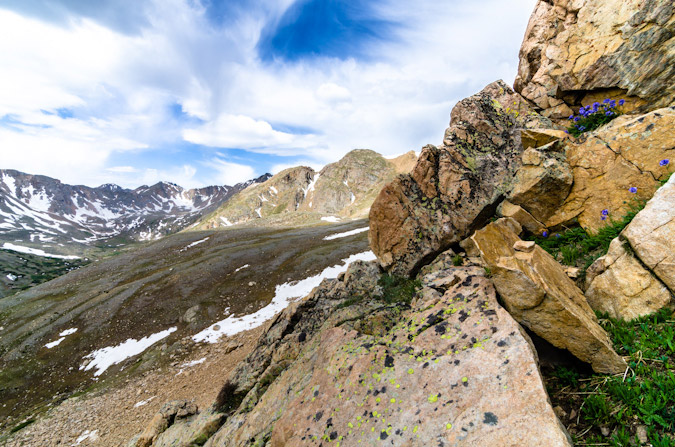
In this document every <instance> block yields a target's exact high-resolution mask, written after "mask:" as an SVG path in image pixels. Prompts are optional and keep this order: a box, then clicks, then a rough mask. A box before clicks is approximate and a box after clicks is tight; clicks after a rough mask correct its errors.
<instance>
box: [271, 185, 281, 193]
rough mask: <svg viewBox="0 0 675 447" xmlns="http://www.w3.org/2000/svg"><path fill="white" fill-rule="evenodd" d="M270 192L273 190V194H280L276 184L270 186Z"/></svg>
mask: <svg viewBox="0 0 675 447" xmlns="http://www.w3.org/2000/svg"><path fill="white" fill-rule="evenodd" d="M270 192H272V194H279V191H277V188H275V187H274V186H270Z"/></svg>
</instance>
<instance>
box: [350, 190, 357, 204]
mask: <svg viewBox="0 0 675 447" xmlns="http://www.w3.org/2000/svg"><path fill="white" fill-rule="evenodd" d="M349 194H350V195H351V201H352V204H353V203H354V202H356V196H355V195H354V193H353V192H350V193H349Z"/></svg>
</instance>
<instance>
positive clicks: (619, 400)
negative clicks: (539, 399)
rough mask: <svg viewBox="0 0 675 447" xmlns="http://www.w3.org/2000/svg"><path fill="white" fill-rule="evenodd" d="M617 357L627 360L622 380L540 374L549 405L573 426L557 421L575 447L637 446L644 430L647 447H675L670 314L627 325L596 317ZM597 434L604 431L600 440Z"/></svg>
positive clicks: (674, 334) (564, 371) (565, 371)
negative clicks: (563, 413)
mask: <svg viewBox="0 0 675 447" xmlns="http://www.w3.org/2000/svg"><path fill="white" fill-rule="evenodd" d="M599 317H600V323H601V325H602V326H603V327H604V329H605V330H606V331H607V333H608V334H609V336H610V338H611V340H612V342H613V344H614V348H615V350H616V351H617V353H618V354H619V355H621V356H624V357H625V358H627V361H628V366H629V369H628V371H627V372H626V374H625V376H624V375H616V376H604V375H600V374H585V373H584V372H580V371H576V370H573V369H569V368H562V367H558V368H557V369H555V370H554V371H552V372H550V373H548V374H545V376H546V377H545V380H546V384H547V388H548V389H549V394H550V395H551V399H552V401H553V405H554V406H556V405H560V406H561V407H563V408H564V409H565V410H566V411H567V412H568V414H570V413H571V412H572V411H573V410H574V411H575V412H576V414H577V417H576V418H575V419H574V420H563V421H562V422H563V423H564V424H566V425H567V427H568V430H569V431H570V434H571V435H572V436H573V437H574V438H575V441H576V443H577V445H593V444H596V445H597V444H599V445H611V446H622V447H628V446H631V447H632V446H639V445H640V443H639V442H638V441H637V438H636V433H637V428H638V427H639V426H644V427H646V431H647V437H648V438H649V442H650V443H651V444H652V445H653V446H661V447H675V435H674V434H675V326H674V324H675V320H674V315H673V313H672V311H671V310H662V311H660V312H658V313H656V314H654V315H651V316H648V317H644V318H640V319H637V320H635V321H632V322H625V321H620V320H614V319H611V318H608V317H607V316H604V315H600V316H599ZM601 428H604V429H605V430H608V431H609V435H608V436H603V435H602V430H601Z"/></svg>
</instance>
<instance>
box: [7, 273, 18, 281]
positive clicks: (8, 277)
mask: <svg viewBox="0 0 675 447" xmlns="http://www.w3.org/2000/svg"><path fill="white" fill-rule="evenodd" d="M7 279H9V280H10V281H16V279H17V277H16V276H15V275H12V274H11V273H8V274H7Z"/></svg>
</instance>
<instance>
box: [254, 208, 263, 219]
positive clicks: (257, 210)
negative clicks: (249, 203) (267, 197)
mask: <svg viewBox="0 0 675 447" xmlns="http://www.w3.org/2000/svg"><path fill="white" fill-rule="evenodd" d="M261 209H262V208H257V209H256V210H255V212H256V213H258V216H259V217H260V218H262V214H261V213H260V210H261Z"/></svg>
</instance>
